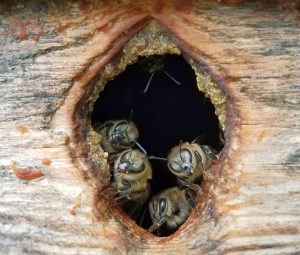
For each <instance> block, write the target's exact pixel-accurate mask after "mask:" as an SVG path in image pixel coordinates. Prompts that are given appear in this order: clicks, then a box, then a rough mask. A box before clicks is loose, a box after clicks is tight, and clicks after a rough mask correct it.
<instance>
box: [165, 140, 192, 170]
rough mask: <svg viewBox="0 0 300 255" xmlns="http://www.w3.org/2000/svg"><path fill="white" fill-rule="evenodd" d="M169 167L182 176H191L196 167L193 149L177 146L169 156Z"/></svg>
mask: <svg viewBox="0 0 300 255" xmlns="http://www.w3.org/2000/svg"><path fill="white" fill-rule="evenodd" d="M168 166H169V169H170V170H171V171H172V172H174V173H175V174H177V175H180V176H190V175H192V174H193V173H194V169H195V167H196V165H195V162H194V158H193V154H192V152H191V150H189V149H188V148H186V147H184V148H182V147H181V145H180V146H177V147H176V148H175V149H174V151H173V153H172V152H171V154H170V155H169V156H168Z"/></svg>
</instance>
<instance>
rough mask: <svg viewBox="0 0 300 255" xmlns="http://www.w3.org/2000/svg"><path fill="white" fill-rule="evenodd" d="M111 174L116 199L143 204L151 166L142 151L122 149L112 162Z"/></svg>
mask: <svg viewBox="0 0 300 255" xmlns="http://www.w3.org/2000/svg"><path fill="white" fill-rule="evenodd" d="M113 175H114V185H115V187H116V190H117V193H118V198H117V200H123V201H125V203H126V202H128V201H131V202H137V204H143V203H144V202H145V201H146V200H147V199H148V197H149V195H150V186H149V183H148V182H149V180H151V179H152V167H151V165H150V162H149V160H148V158H147V155H145V154H144V153H143V152H141V151H140V150H137V149H134V150H133V149H127V150H124V151H122V152H121V153H120V154H119V155H118V157H117V158H116V160H115V162H114V168H113Z"/></svg>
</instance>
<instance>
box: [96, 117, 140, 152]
mask: <svg viewBox="0 0 300 255" xmlns="http://www.w3.org/2000/svg"><path fill="white" fill-rule="evenodd" d="M95 130H96V131H97V132H98V133H99V134H100V135H101V137H102V139H101V141H100V144H101V146H102V148H103V149H104V150H105V151H107V152H108V153H118V152H120V151H122V150H126V149H129V148H131V147H132V146H133V145H134V144H136V145H137V146H138V147H139V148H140V149H141V150H142V151H144V152H145V150H144V149H143V147H142V146H141V145H140V144H139V143H138V142H137V139H138V137H139V131H138V129H137V127H136V125H135V124H134V122H132V121H128V120H124V119H121V120H109V121H106V122H104V123H103V124H101V125H98V126H96V127H95Z"/></svg>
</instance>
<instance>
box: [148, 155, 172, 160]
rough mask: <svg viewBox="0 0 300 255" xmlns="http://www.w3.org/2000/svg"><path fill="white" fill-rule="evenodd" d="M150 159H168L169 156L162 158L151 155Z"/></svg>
mask: <svg viewBox="0 0 300 255" xmlns="http://www.w3.org/2000/svg"><path fill="white" fill-rule="evenodd" d="M148 159H157V160H163V161H168V159H167V158H161V157H156V156H149V157H148Z"/></svg>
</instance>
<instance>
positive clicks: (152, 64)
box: [139, 55, 181, 93]
mask: <svg viewBox="0 0 300 255" xmlns="http://www.w3.org/2000/svg"><path fill="white" fill-rule="evenodd" d="M139 64H140V65H141V67H142V69H143V70H144V71H146V72H148V73H150V74H151V76H150V78H149V80H148V83H147V85H146V88H145V89H144V93H146V92H147V90H148V88H149V86H150V83H151V81H152V78H153V76H154V74H156V73H157V72H160V71H162V72H164V73H165V74H166V75H167V76H168V77H169V78H170V79H171V80H172V81H174V82H175V83H176V84H178V85H181V83H180V82H179V81H177V80H176V79H175V78H174V77H172V76H171V75H170V74H169V73H168V72H167V71H165V70H164V67H165V65H166V57H165V56H162V55H151V56H148V57H144V58H142V59H141V60H140V61H139Z"/></svg>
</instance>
